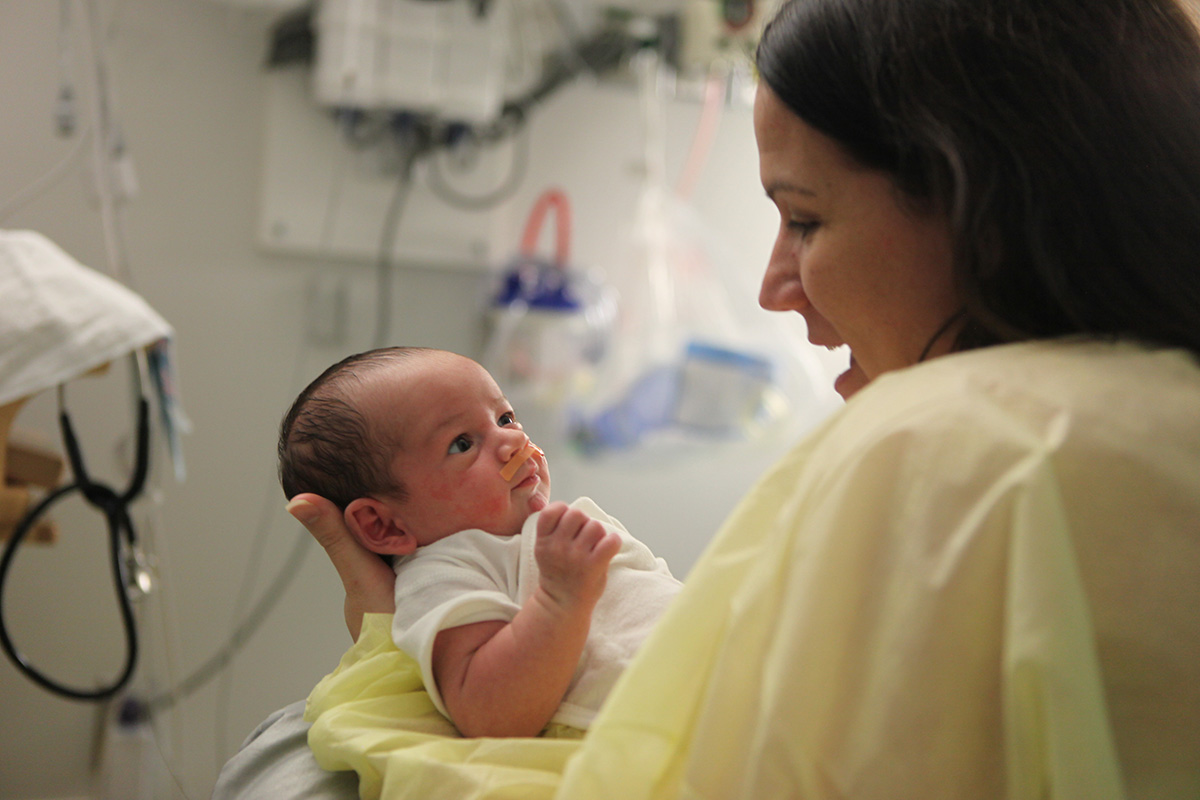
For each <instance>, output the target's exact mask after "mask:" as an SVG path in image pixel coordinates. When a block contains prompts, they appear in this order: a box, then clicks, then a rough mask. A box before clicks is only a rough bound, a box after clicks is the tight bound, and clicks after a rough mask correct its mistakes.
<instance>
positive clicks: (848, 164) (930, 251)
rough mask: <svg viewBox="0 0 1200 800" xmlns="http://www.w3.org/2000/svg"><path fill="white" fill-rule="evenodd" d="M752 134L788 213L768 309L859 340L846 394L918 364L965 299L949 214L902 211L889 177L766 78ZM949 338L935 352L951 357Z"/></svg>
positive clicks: (768, 185)
mask: <svg viewBox="0 0 1200 800" xmlns="http://www.w3.org/2000/svg"><path fill="white" fill-rule="evenodd" d="M754 133H755V137H756V138H757V140H758V159H759V172H760V174H761V177H762V184H763V188H765V189H766V191H767V196H768V197H769V198H771V201H772V202H774V203H775V206H776V208H778V209H779V218H780V223H779V234H778V236H777V237H776V239H775V247H774V249H773V250H772V251H771V260H770V262H769V263H768V264H767V271H766V274H765V275H763V281H762V289H761V290H760V293H759V298H758V302H759V305H761V306H762V307H763V308H765V309H767V310H770V311H796V312H799V313H800V314H801V315H802V316H803V317H804V320H805V322H806V323H807V324H808V340H809V341H810V342H812V343H813V344H817V345H824V346H826V347H831V348H832V347H838V346H841V345H849V347H850V356H851V357H850V369H849V370H847V371H846V372H845V373H843V374H842V375H841V376H839V377H838V379H837V382H836V383H835V387H836V388H837V391H838V393H839V394H841V395H842V397H845V398H849V397H850V395H852V394H854V392H856V391H858V390H859V389H860V388H862V387H863V386H864V385H866V383H867V382H868V381H870V380H872V379H874V378H875V377H877V376H879V375H881V374H882V373H884V372H887V371H888V370H892V369H899V368H901V367H906V366H909V365H912V364H915V363H916V362H917V361H918V359H919V358H920V356H921V352H922V351H923V350H924V349H925V346H926V345H927V344H928V343H929V340H930V339H931V338H932V337H933V336H934V334H935V333H937V331H938V329H939V328H941V326H942V325H943V324H944V323H945V322H946V321H947V320H948V319H949V318H950V317H951V316H953V315H954V314H955V312H957V311H958V309H959V308H960V307H961V305H962V304H961V302H960V301H959V298H958V294H957V292H956V291H955V289H954V280H953V275H952V265H953V259H952V246H951V238H950V226H949V222H948V220H947V218H946V215H945V214H944V213H941V212H931V213H918V212H916V211H914V210H913V209H911V208H909V207H907V206H903V207H902V206H901V204H900V201H899V198H900V195H899V192H898V190H897V189H896V188H895V186H894V185H893V183H892V181H891V179H890V178H889V177H888V176H887V175H886V174H884V173H882V172H878V171H875V170H869V169H866V168H865V167H862V166H859V165H858V164H856V163H855V162H854V161H852V160H851V158H850V156H849V155H848V154H846V152H845V151H844V150H843V149H842V147H841V146H840V145H838V144H837V143H836V142H835V141H834V140H833V139H830V138H829V137H827V136H825V135H824V134H821V133H819V132H817V131H816V130H815V129H814V128H812V127H810V126H809V125H807V124H806V123H805V122H803V121H802V120H801V119H800V118H799V117H797V116H796V115H795V114H793V113H792V112H791V110H789V109H788V108H787V106H785V105H784V104H783V102H782V101H781V100H780V99H779V98H778V97H777V96H776V95H775V93H774V92H773V91H772V90H771V89H770V88H769V87H767V86H766V84H764V83H760V84H759V88H758V95H757V97H756V99H755V103H754ZM948 339H949V337H942V338H941V339H939V341H938V342H937V343H936V344H935V346H934V349H933V350H932V351H931V353H933V354H937V353H941V352H945V351H946V349H948V347H949V341H948Z"/></svg>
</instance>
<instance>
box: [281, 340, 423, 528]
mask: <svg viewBox="0 0 1200 800" xmlns="http://www.w3.org/2000/svg"><path fill="white" fill-rule="evenodd" d="M427 352H433V351H431V350H428V349H426V348H420V347H386V348H381V349H378V350H369V351H367V352H365V353H358V354H357V355H352V356H349V357H347V358H344V359H342V360H341V361H339V362H338V363H336V364H334V365H333V366H331V367H329V368H328V369H327V370H325V371H324V372H322V373H321V374H320V375H318V376H317V378H316V379H315V380H314V381H313V382H312V383H310V384H309V385H308V386H307V387H306V388H305V389H304V391H302V392H301V393H300V396H299V397H297V398H296V401H295V402H294V403H292V407H291V408H290V409H288V412H287V414H286V415H284V418H283V423H282V424H281V425H280V426H279V447H278V452H279V483H280V484H281V485H282V486H283V493H284V495H285V496H286V497H287V498H288V499H289V500H290V499H291V498H292V497H295V496H296V495H297V494H300V493H301V492H313V493H315V494H319V495H321V496H322V497H324V498H326V499H328V500H331V501H332V502H334V503H336V504H337V506H338V508H341V509H345V508H346V506H347V505H348V504H349V503H350V502H351V501H352V500H354V499H356V498H359V497H365V496H367V495H372V496H376V497H379V496H390V497H393V498H395V499H397V500H403V499H404V487H403V486H401V485H399V484H398V483H396V481H394V480H393V478H392V475H391V470H390V469H389V467H390V464H391V457H392V452H393V449H394V447H395V443H394V442H388V441H385V440H383V439H382V438H380V434H379V432H378V431H375V430H372V429H371V425H370V423H369V421H368V420H367V418H366V417H365V416H364V415H363V413H362V412H361V411H360V410H359V409H358V407H357V405H356V404H355V400H354V396H355V394H356V393H355V392H354V391H353V389H354V388H356V387H357V386H358V385H359V384H361V381H362V379H363V378H364V377H365V376H366V375H368V374H369V373H371V372H374V371H375V370H378V369H381V368H384V367H388V366H391V365H393V364H396V363H397V362H399V361H403V360H406V359H408V358H411V357H412V356H413V355H414V354H417V353H427Z"/></svg>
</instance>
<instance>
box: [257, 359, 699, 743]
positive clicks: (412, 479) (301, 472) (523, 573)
mask: <svg viewBox="0 0 1200 800" xmlns="http://www.w3.org/2000/svg"><path fill="white" fill-rule="evenodd" d="M279 460H280V468H279V469H280V481H281V483H282V484H283V489H284V493H285V494H286V495H287V496H288V498H289V499H290V498H291V497H293V496H295V495H296V494H299V493H302V492H313V493H315V494H319V495H322V496H324V497H326V498H328V499H329V500H331V501H333V502H334V503H336V504H337V505H338V506H339V507H340V508H342V509H343V511H344V514H345V520H346V524H347V526H348V527H349V529H350V531H351V532H352V533H353V535H354V537H355V538H356V539H357V540H358V541H359V542H360V543H361V544H362V545H363V546H364V547H366V548H367V549H369V550H371V551H372V552H375V553H379V554H380V555H383V556H387V557H389V558H393V559H394V566H395V570H396V613H395V617H394V623H393V630H392V635H393V638H394V639H395V641H396V645H397V647H399V648H400V649H401V650H403V651H405V652H406V653H408V654H409V655H410V656H412V657H413V658H414V659H415V660H416V661H417V663H418V664H419V665H420V668H421V672H422V676H423V677H424V681H425V686H426V689H427V691H428V692H429V695H430V697H431V698H432V700H433V702H434V704H435V705H436V706H437V708H438V710H439V711H441V712H442V713H443V714H445V715H446V716H447V717H448V718H450V719H451V720H452V721H453V722H454V724H455V726H456V727H457V728H458V729H459V731H460V732H461V733H463V734H464V735H466V736H534V735H538V734H539V733H541V732H543V731H544V730H546V729H547V726H548V725H550V724H551V723H553V725H552V726H551V727H552V730H551V732H553V733H555V735H577V734H578V731H582V730H586V728H587V727H588V726H589V724H590V723H591V720H592V718H593V716H594V715H595V713H596V711H597V710H598V709H599V707H600V705H601V703H602V702H603V700H604V698H605V697H606V696H607V694H608V691H609V689H611V687H612V685H613V683H614V682H615V680H616V678H617V677H618V676H619V675H620V673H621V671H622V670H623V669H624V667H625V666H626V664H628V662H629V660H630V659H631V658H632V656H633V654H634V652H635V651H636V650H637V648H638V646H639V645H640V644H641V642H642V640H643V639H644V638H645V636H646V635H647V634H648V632H649V631H650V629H651V628H652V627H653V625H654V623H655V621H656V620H657V619H658V617H659V616H660V615H661V613H662V611H663V610H664V609H665V607H666V605H667V604H668V603H669V602H670V600H671V599H672V598H673V597H674V596H675V594H676V593H677V592H678V590H679V587H680V583H679V581H677V580H676V579H675V578H674V577H672V575H671V573H670V571H669V570H668V569H667V566H666V564H665V562H663V560H662V559H659V558H655V556H654V555H653V554H652V553H651V552H650V550H649V548H647V547H646V546H645V545H643V544H641V543H640V542H638V541H637V540H636V539H634V538H633V537H632V536H631V535H630V534H629V532H628V531H626V530H625V528H624V527H623V526H622V525H621V524H620V523H619V522H618V521H617V520H615V519H613V518H612V517H610V516H609V515H608V514H606V513H604V511H602V510H601V509H600V507H599V506H597V505H596V504H595V503H594V502H592V501H591V500H590V499H588V498H580V499H578V500H576V501H575V502H573V503H571V504H570V505H566V504H563V503H551V502H550V501H549V496H550V473H549V469H548V467H547V464H546V458H545V455H544V454H543V453H542V451H541V450H540V449H539V448H537V447H536V446H534V445H533V444H532V443H531V442H530V441H529V438H528V437H527V436H526V435H525V433H524V431H523V430H522V428H521V425H520V423H518V422H517V419H516V416H515V414H514V413H513V410H512V408H511V406H510V405H509V403H508V401H507V400H506V399H505V398H504V395H503V393H502V392H501V391H500V388H499V387H498V386H497V385H496V382H495V381H494V380H493V379H492V377H491V375H489V374H488V372H487V371H486V370H485V369H484V368H483V367H481V366H480V365H479V364H477V363H476V362H474V361H472V360H471V359H469V358H465V357H463V356H459V355H456V354H454V353H450V352H446V351H442V350H433V349H425V348H401V347H396V348H385V349H380V350H372V351H368V352H366V353H361V354H358V355H354V356H350V357H349V358H346V359H344V360H343V361H341V362H339V363H337V364H335V365H333V366H332V367H330V368H329V369H327V370H326V371H325V372H324V373H322V374H321V375H320V376H319V377H318V378H317V379H316V380H314V381H313V382H312V383H311V384H310V385H309V386H308V387H307V388H306V389H305V390H304V391H303V392H301V394H300V396H299V397H298V398H297V399H296V401H295V403H294V404H293V405H292V408H291V409H290V410H289V412H288V413H287V415H286V416H285V418H284V421H283V425H282V428H281V431H280V439H279Z"/></svg>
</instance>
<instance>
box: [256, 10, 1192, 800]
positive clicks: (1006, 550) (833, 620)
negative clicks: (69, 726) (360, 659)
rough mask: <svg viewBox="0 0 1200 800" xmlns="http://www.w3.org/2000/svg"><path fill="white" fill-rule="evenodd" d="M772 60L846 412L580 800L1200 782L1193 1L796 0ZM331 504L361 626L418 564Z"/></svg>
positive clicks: (775, 284) (589, 769)
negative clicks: (374, 551) (405, 570)
mask: <svg viewBox="0 0 1200 800" xmlns="http://www.w3.org/2000/svg"><path fill="white" fill-rule="evenodd" d="M757 60H758V67H759V71H760V73H761V76H762V82H761V85H760V87H759V90H758V96H757V99H756V102H755V110H754V126H755V133H756V136H757V140H758V147H759V156H760V170H761V177H762V181H763V185H764V187H765V189H766V191H767V195H768V196H769V197H770V198H771V200H772V201H773V202H774V203H775V205H776V207H777V208H778V210H779V213H780V217H781V224H780V230H779V234H778V238H777V241H776V244H775V248H774V250H773V252H772V255H771V260H770V263H769V264H768V266H767V270H766V274H765V276H764V278H763V284H762V291H761V295H760V303H761V305H762V306H763V307H764V308H767V309H770V310H776V311H795V312H797V313H799V314H801V315H802V316H803V317H804V318H805V321H806V322H807V325H808V332H809V338H810V340H811V341H812V342H813V343H815V344H820V345H829V346H834V345H848V346H849V348H850V350H851V353H852V359H851V366H850V369H849V370H848V371H847V372H846V373H845V374H843V375H842V376H841V377H839V378H838V381H837V388H838V390H839V392H840V393H841V394H842V395H843V396H844V397H846V398H848V399H849V398H851V397H852V396H853V401H852V402H849V403H848V404H847V405H846V407H845V408H844V409H843V410H842V411H840V412H839V413H838V414H836V415H834V416H833V417H832V418H831V419H830V420H828V421H827V422H826V423H825V424H824V425H823V426H822V427H820V428H819V429H818V430H817V431H816V432H815V433H813V434H812V435H811V436H809V437H808V438H806V439H805V441H803V442H802V443H801V444H800V445H799V446H798V447H797V448H796V449H795V450H794V451H793V452H792V453H791V454H789V455H788V456H787V457H785V458H784V459H783V460H782V461H781V462H780V463H779V464H778V465H777V466H776V467H774V468H773V469H772V471H771V472H769V473H768V474H767V475H766V476H765V477H764V478H763V479H762V481H761V482H760V483H759V484H758V485H757V486H756V487H755V488H754V489H753V490H752V491H751V492H750V494H749V495H748V496H747V497H746V498H745V500H744V501H743V502H742V504H741V505H740V506H739V508H738V509H737V510H736V511H735V512H734V514H733V515H732V516H731V518H730V519H729V520H728V521H727V522H726V523H725V525H724V526H723V528H722V530H721V532H720V533H719V534H718V536H717V538H716V539H715V540H714V542H713V543H712V544H711V545H710V547H709V548H708V550H707V552H706V553H705V555H704V557H703V558H702V559H701V560H700V562H699V563H698V564H697V566H696V567H695V569H694V570H693V572H692V574H691V575H690V576H689V580H688V584H687V586H686V588H685V590H684V593H683V594H682V595H681V596H680V598H679V600H678V601H677V603H676V605H675V606H674V607H673V609H672V612H671V613H670V614H669V615H668V616H667V617H666V618H664V620H663V621H662V623H661V624H660V626H659V628H658V629H657V631H656V633H655V635H654V636H653V637H652V638H651V639H650V641H649V642H648V643H647V645H646V647H645V649H644V650H643V652H642V653H641V654H640V656H639V659H638V661H637V662H636V663H635V664H634V666H633V667H632V668H631V670H630V672H629V673H628V675H627V678H626V680H625V681H624V682H623V683H622V684H620V686H619V687H618V689H617V691H616V692H615V693H614V694H613V696H612V697H611V698H610V702H609V704H608V705H607V706H606V709H605V712H604V714H603V715H602V717H601V718H600V719H599V720H598V721H597V723H596V725H595V727H594V728H593V729H592V731H591V732H590V733H589V736H588V739H587V740H586V742H585V744H584V746H583V748H582V750H581V752H580V753H579V754H578V756H577V757H576V758H575V759H574V760H573V761H572V762H571V764H570V766H569V768H568V770H567V773H566V774H565V776H564V778H563V784H562V788H561V791H560V796H561V797H569V798H581V797H638V796H653V797H693V796H705V797H747V798H762V797H856V798H858V797H861V798H871V797H889V798H891V797H923V798H929V797H1010V798H1016V797H1030V798H1033V797H1039V798H1040V797H1086V798H1102V797H1131V798H1158V797H1162V798H1167V797H1198V796H1200V612H1198V611H1197V609H1200V39H1198V36H1197V32H1196V29H1195V27H1194V26H1193V25H1192V23H1191V22H1190V20H1189V18H1188V16H1187V14H1186V12H1185V9H1184V8H1183V7H1182V6H1180V5H1178V4H1177V3H1176V2H1174V0H791V2H788V3H787V4H786V5H785V6H784V8H783V9H782V10H781V12H780V13H779V15H778V16H777V18H776V19H775V20H774V21H773V22H772V23H771V25H770V26H769V27H768V28H767V30H766V31H765V33H764V36H763V39H762V42H761V45H760V47H759V50H758V56H757ZM860 390H861V391H860ZM308 500H309V501H310V502H308V503H306V504H300V505H299V506H297V507H294V510H293V513H295V515H296V516H297V518H299V519H300V520H301V522H303V523H304V524H305V525H306V526H307V527H308V528H309V529H310V530H311V531H312V532H313V533H314V535H315V536H316V537H317V539H318V540H319V541H320V542H321V543H322V545H324V546H325V548H326V550H327V552H328V553H329V556H330V557H331V559H332V560H333V562H334V564H335V565H336V566H337V568H338V570H339V573H340V574H341V576H342V578H343V581H344V583H345V586H346V591H347V606H346V609H347V622H348V624H349V625H350V627H351V631H352V632H354V633H357V630H358V625H359V622H360V620H361V614H362V612H363V611H388V610H390V607H391V586H390V581H391V573H390V570H387V569H386V568H381V567H380V565H379V563H378V562H377V561H375V560H374V558H373V557H370V556H369V554H366V553H364V552H362V551H358V550H356V549H355V545H354V543H353V540H352V539H351V538H350V537H349V536H348V535H346V533H345V531H344V529H343V528H342V526H341V523H340V519H339V517H338V515H337V514H336V513H334V512H333V511H331V509H330V507H329V505H328V504H327V503H325V502H323V501H321V500H320V499H319V498H314V497H309V498H308ZM264 774H266V773H264ZM276 796H278V795H276Z"/></svg>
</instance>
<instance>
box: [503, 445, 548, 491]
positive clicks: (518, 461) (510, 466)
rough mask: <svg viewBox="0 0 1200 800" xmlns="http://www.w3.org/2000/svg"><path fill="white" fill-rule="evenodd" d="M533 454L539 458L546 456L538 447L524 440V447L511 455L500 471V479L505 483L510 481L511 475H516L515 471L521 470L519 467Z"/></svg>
mask: <svg viewBox="0 0 1200 800" xmlns="http://www.w3.org/2000/svg"><path fill="white" fill-rule="evenodd" d="M535 453H536V454H538V455H540V456H544V455H546V454H545V453H544V452H542V449H541V448H540V447H538V446H537V445H536V444H534V443H533V442H531V441H529V440H526V441H525V446H524V447H522V448H521V449H520V450H518V451H517V452H516V453H513V457H512V458H510V459H509V460H508V463H507V464H505V465H504V466H503V467H502V468H501V469H500V477H501V478H503V479H504V480H506V481H510V480H512V477H513V475H516V474H517V470H519V469H520V468H521V465H522V464H524V463H525V462H526V461H528V460H529V459H530V458H532V457H533V455H534V454H535Z"/></svg>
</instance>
